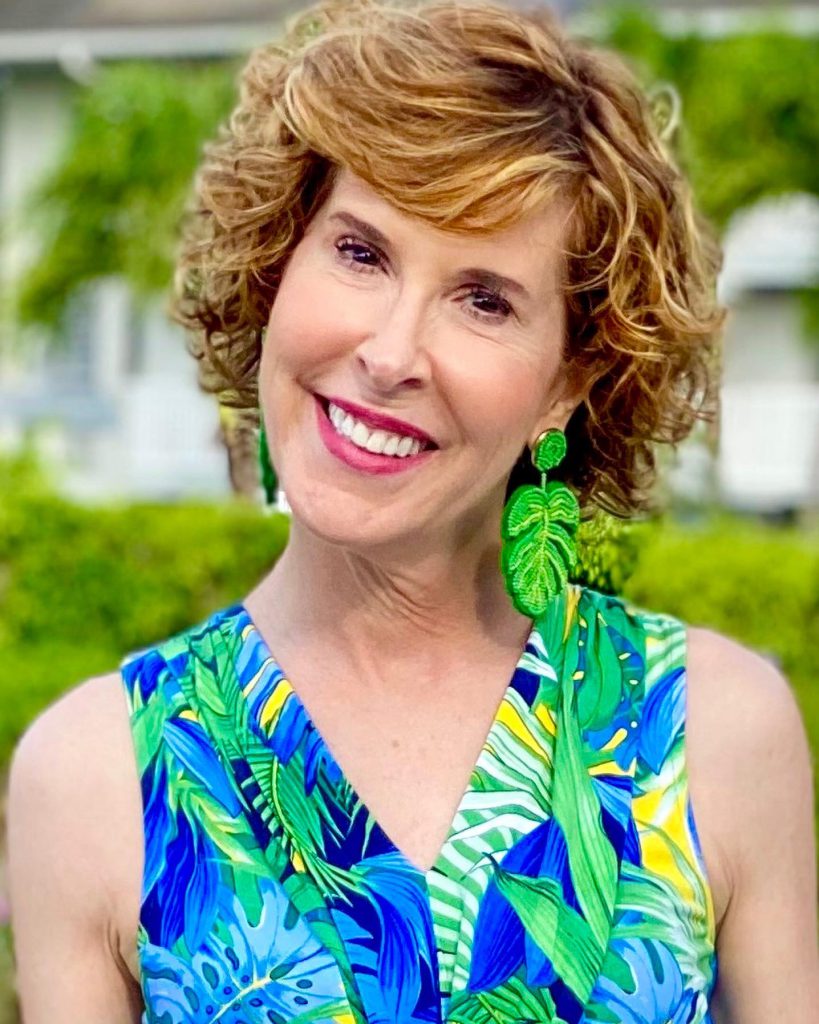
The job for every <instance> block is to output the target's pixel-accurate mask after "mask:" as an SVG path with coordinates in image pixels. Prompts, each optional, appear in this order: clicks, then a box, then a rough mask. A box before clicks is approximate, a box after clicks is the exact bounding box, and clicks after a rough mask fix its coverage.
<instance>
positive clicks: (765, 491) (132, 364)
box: [0, 0, 819, 1024]
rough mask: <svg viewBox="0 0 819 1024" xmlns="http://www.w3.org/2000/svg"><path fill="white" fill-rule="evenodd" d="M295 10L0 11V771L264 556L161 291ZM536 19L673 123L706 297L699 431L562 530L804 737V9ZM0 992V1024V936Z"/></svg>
mask: <svg viewBox="0 0 819 1024" xmlns="http://www.w3.org/2000/svg"><path fill="white" fill-rule="evenodd" d="M301 6H303V5H302V4H298V3H293V2H276V0H267V2H262V0H59V2H58V0H3V2H2V3H0V698H2V699H1V700H0V773H3V772H5V768H6V766H7V764H8V759H9V756H10V752H11V750H12V748H13V745H14V743H15V742H16V739H17V738H18V737H19V735H20V733H21V731H22V729H23V728H25V725H26V724H27V723H28V722H29V721H30V720H31V718H32V717H34V715H36V714H37V713H38V712H39V710H41V709H42V707H44V706H45V705H46V704H48V703H50V702H51V701H52V700H54V699H55V698H56V697H57V696H58V695H59V693H61V692H63V691H64V690H65V689H66V688H68V687H69V686H71V685H74V684H76V683H77V682H79V681H80V680H81V679H83V678H86V677H88V676H89V675H91V674H94V673H96V672H102V671H110V670H111V669H113V668H115V667H116V665H117V664H118V663H119V661H120V660H121V659H122V657H123V656H124V654H125V653H126V652H127V651H130V650H132V649H134V648H136V647H137V646H140V645H143V644H147V643H150V642H151V641H155V640H158V639H161V638H164V637H165V636H168V635H170V634H171V633H172V632H174V631H176V630H178V629H183V628H185V627H187V626H189V625H191V624H193V623H194V622H195V621H198V619H199V618H200V617H204V616H205V615H208V614H210V612H212V611H213V610H215V609H216V608H217V607H220V606H222V605H223V604H227V603H229V602H230V601H233V600H235V599H238V598H239V597H241V596H242V595H243V594H244V593H246V592H247V590H249V589H250V587H251V586H252V585H253V584H254V583H255V581H256V580H257V579H258V578H259V577H260V576H261V575H262V574H263V573H264V572H266V571H267V569H268V568H269V567H270V565H271V564H272V562H273V561H275V558H276V557H277V555H278V553H279V552H280V551H281V548H282V546H283V545H284V543H285V542H286V537H287V528H288V518H287V503H286V497H284V496H281V495H280V496H279V503H278V507H277V509H275V510H272V511H270V510H267V511H265V510H264V509H263V502H262V500H261V499H262V491H261V487H260V481H259V475H258V470H257V460H256V444H257V440H256V435H255V433H254V431H253V429H252V427H251V426H250V424H249V423H248V421H247V419H246V418H244V419H243V417H242V415H241V414H239V413H237V412H235V411H233V410H229V409H224V408H220V407H219V404H218V403H217V402H216V400H215V399H214V398H212V397H210V396H206V395H204V394H202V393H201V392H200V391H199V389H198V387H197V383H196V366H195V363H194V360H193V359H192V358H191V357H190V356H189V355H188V353H187V352H186V348H185V341H184V337H183V335H182V333H181V331H180V329H179V328H177V327H175V326H174V325H172V324H171V323H170V322H169V320H168V318H167V316H166V313H165V307H166V303H167V297H168V289H169V285H170V281H171V277H172V266H173V257H174V249H175V245H176V229H177V223H178V220H179V216H180V214H181V212H182V209H183V207H184V205H185V201H186V197H187V195H188V192H189V188H190V183H191V178H192V175H193V173H194V170H195V167H196V164H197V161H198V159H199V156H200V154H201V149H202V145H203V143H204V141H205V140H206V139H207V138H209V137H211V136H212V135H213V134H214V132H215V131H216V128H217V126H218V125H219V123H220V122H221V121H223V120H224V118H225V117H226V115H227V113H228V112H229V110H230V109H231V106H232V105H233V102H234V99H235V83H236V76H237V73H238V70H239V68H240V67H241V64H242V60H243V57H244V55H245V54H246V53H247V51H248V50H249V49H250V48H251V47H252V46H255V45H257V44H259V43H261V42H264V41H266V40H268V39H270V38H272V37H274V36H275V35H276V32H277V28H278V26H279V25H281V23H282V21H283V20H285V19H286V18H287V17H288V16H289V15H291V14H292V13H293V12H294V11H296V10H297V9H298V8H299V7H301ZM550 6H552V8H553V9H556V10H558V11H559V13H560V14H561V16H562V17H563V18H564V19H565V21H566V22H567V24H568V26H569V28H570V29H571V30H573V31H574V32H576V33H578V34H581V35H584V36H587V37H590V38H593V39H595V40H597V41H599V42H601V43H604V44H607V45H609V46H611V47H613V48H615V49H617V50H618V51H619V52H620V53H621V54H623V55H624V56H625V57H626V58H627V59H628V60H629V61H630V62H631V64H632V66H633V67H634V68H635V70H636V71H637V73H638V75H639V77H640V79H641V81H642V82H643V83H644V84H645V86H646V87H647V88H648V89H651V90H652V91H655V94H656V96H657V101H656V102H657V105H658V110H661V111H665V113H666V114H670V115H671V116H672V117H676V116H677V115H679V116H681V126H680V127H679V128H678V129H677V130H676V133H675V146H676V148H677V151H678V153H679V159H680V162H681V163H682V165H683V167H684V169H685V170H686V172H687V173H688V175H689V176H690V178H691V180H692V182H693V184H694V188H695V193H696V196H697V199H698V203H699V206H700V208H701V209H702V210H703V211H704V212H705V213H706V214H707V215H708V217H709V218H710V219H711V221H712V222H713V223H714V225H715V226H716V227H717V228H718V230H719V232H720V235H721V237H722V241H723V245H724V250H725V264H724V268H723V271H722V274H721V277H720V281H719V290H720V294H721V297H722V299H723V301H724V302H725V303H727V304H728V306H729V307H730V318H729V320H728V325H727V330H726V336H725V345H724V365H723V386H722V412H721V417H720V419H719V422H717V423H714V424H712V425H710V426H708V427H706V426H704V425H702V426H701V427H700V428H698V429H697V431H695V433H694V434H693V435H692V436H691V438H690V439H689V440H687V441H686V442H685V443H684V444H682V445H681V446H680V447H679V449H678V451H677V452H676V453H674V452H667V453H664V454H663V459H664V462H665V464H666V465H665V468H666V473H665V476H664V482H663V485H662V486H663V490H664V497H665V502H666V511H665V513H664V514H663V515H662V516H660V517H655V518H653V519H651V520H650V521H649V520H647V521H645V522H641V523H637V524H632V525H629V526H626V527H624V526H623V525H622V524H618V523H617V522H615V521H611V520H607V519H605V518H604V517H601V518H600V519H599V520H598V521H597V522H596V523H594V524H591V525H590V526H589V527H588V528H584V534H583V547H582V549H581V556H582V564H581V567H580V569H579V578H581V579H584V580H585V581H587V582H589V583H590V584H591V585H594V586H598V587H599V588H600V589H611V590H615V591H616V592H621V593H624V594H626V595H627V596H629V597H631V598H632V599H634V600H635V601H637V602H639V603H641V604H643V605H645V606H647V607H651V608H654V609H657V610H662V611H668V612H671V613H672V614H677V615H679V616H681V617H682V618H684V619H685V620H686V621H688V622H691V623H692V624H698V625H707V626H711V627H713V628H716V629H720V630H721V631H723V632H726V633H728V634H730V635H732V636H735V637H736V638H737V639H740V640H741V641H743V642H745V643H747V644H749V645H751V646H754V647H755V648H756V649H758V650H760V651H761V652H762V653H764V654H765V655H766V656H768V657H770V658H771V659H773V660H774V661H776V663H777V664H779V665H780V666H781V668H782V669H783V671H785V672H786V674H787V675H788V678H789V679H790V680H791V683H792V685H793V686H794V689H795V691H796V693H797V697H798V699H799V701H800V704H801V706H802V709H803V712H804V715H805V720H806V725H807V727H808V731H809V735H810V739H811V742H812V744H814V750H816V749H819V696H817V693H819V689H818V688H819V162H817V153H819V146H817V137H818V136H819V59H817V58H819V6H817V4H816V3H775V2H770V0H769V2H765V3H755V2H752V0H745V2H741V0H737V2H726V0H713V2H710V3H709V2H706V0H702V2H700V0H696V2H693V0H688V2H685V0H677V2H673V0H668V2H660V0H653V2H652V3H650V4H646V5H640V4H637V5H634V4H632V5H629V6H621V5H618V4H605V5H603V6H600V5H599V4H592V3H584V2H581V0H576V2H569V0H564V2H557V3H553V4H551V5H550ZM669 85H671V86H673V91H669V90H668V89H667V86H669ZM674 97H676V99H675V98H674ZM678 104H679V110H677V109H676V107H677V105H678ZM0 893H2V863H1V861H0ZM6 918H7V905H6V903H5V901H4V900H3V899H2V897H1V896H0V921H5V920H6ZM0 993H2V995H0V1024H2V1022H5V1021H6V1020H8V1021H13V1020H16V1019H17V1017H16V1010H15V1008H14V994H13V963H12V953H11V944H10V936H9V933H8V927H7V926H6V925H4V924H0ZM4 1014H5V1016H4Z"/></svg>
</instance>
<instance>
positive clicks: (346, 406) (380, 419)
mask: <svg viewBox="0 0 819 1024" xmlns="http://www.w3.org/2000/svg"><path fill="white" fill-rule="evenodd" d="M321 397H322V398H324V399H325V401H328V402H332V403H333V405H337V406H338V407H339V409H343V410H344V411H345V412H348V413H350V415H351V416H355V418H356V419H357V420H361V422H362V423H366V424H367V426H369V427H373V428H374V429H378V430H388V431H390V433H392V434H401V435H403V436H404V437H417V438H418V440H419V441H425V442H426V443H427V444H428V445H434V446H435V447H436V448H437V447H438V446H437V445H436V444H435V442H434V441H433V439H432V438H431V437H430V436H429V434H425V433H424V432H423V430H419V429H418V427H414V426H413V425H412V424H411V423H404V422H402V421H401V420H396V419H394V418H393V417H392V416H385V415H384V414H383V413H380V412H373V411H372V409H365V408H364V407H363V406H361V405H356V404H355V403H354V402H348V401H347V400H346V399H344V398H335V397H334V396H333V395H322V396H321Z"/></svg>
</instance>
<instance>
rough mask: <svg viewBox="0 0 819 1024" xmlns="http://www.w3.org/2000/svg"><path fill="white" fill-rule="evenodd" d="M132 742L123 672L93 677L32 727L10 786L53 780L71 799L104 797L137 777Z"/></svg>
mask: <svg viewBox="0 0 819 1024" xmlns="http://www.w3.org/2000/svg"><path fill="white" fill-rule="evenodd" d="M130 743H131V740H130V730H129V726H128V711H127V703H126V696H125V691H124V686H123V683H122V680H121V678H120V676H119V673H117V672H111V673H108V674H105V675H101V676H93V677H92V678H90V679H87V680H85V681H84V682H82V683H79V684H78V685H76V686H74V687H73V688H72V689H70V690H68V691H67V692H66V693H64V694H63V695H62V696H61V697H60V698H59V699H58V700H56V701H54V702H53V703H52V704H50V705H49V706H48V707H47V708H45V710H44V711H42V712H40V714H39V715H38V716H37V717H36V718H35V719H34V720H33V722H32V723H31V724H30V725H29V726H28V728H27V729H26V731H25V732H24V733H23V736H22V737H21V739H20V741H19V742H18V744H17V746H16V748H15V750H14V755H13V758H12V765H11V773H10V786H37V785H38V784H39V783H40V782H41V781H47V782H48V785H49V787H50V788H51V787H53V788H54V789H56V791H57V792H58V793H59V794H60V796H61V798H65V799H68V800H69V801H70V802H71V803H78V802H79V801H80V800H82V799H83V798H84V797H86V796H88V795H89V794H91V793H96V794H97V797H98V798H99V799H101V798H103V797H105V796H106V795H107V794H108V793H111V792H113V791H114V790H115V789H116V787H117V786H118V784H120V783H121V782H122V780H123V779H124V778H128V777H129V775H133V764H134V761H133V748H132V747H131V746H130ZM43 777H44V778H43ZM86 824H88V822H86Z"/></svg>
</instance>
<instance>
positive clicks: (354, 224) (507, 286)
mask: <svg viewBox="0 0 819 1024" xmlns="http://www.w3.org/2000/svg"><path fill="white" fill-rule="evenodd" d="M330 220H340V221H341V222H342V223H344V224H346V225H347V227H349V228H352V229H353V230H354V231H357V232H358V233H359V234H360V235H363V236H364V237H365V238H368V239H369V240H370V241H371V242H373V244H375V245H379V246H381V247H382V248H384V249H388V248H389V246H390V243H389V240H388V239H387V237H386V235H384V234H383V232H381V231H379V230H378V228H377V227H375V226H374V225H372V224H369V223H368V222H367V221H366V220H361V218H359V217H356V216H354V215H353V214H352V213H349V212H348V211H347V210H337V211H336V212H335V213H333V214H331V216H330ZM457 276H458V277H469V278H470V279H471V280H473V281H475V282H476V283H477V284H481V285H483V286H484V287H485V288H488V289H490V290H491V291H496V292H500V291H508V292H510V293H511V294H514V295H518V296H520V297H521V298H523V299H525V300H526V301H531V296H530V295H529V292H528V291H527V290H526V289H525V288H524V287H523V285H522V284H521V283H520V282H519V281H515V280H514V278H511V277H504V275H503V274H498V273H497V272H496V271H494V270H486V269H484V268H483V267H464V269H463V270H459V271H458V272H457Z"/></svg>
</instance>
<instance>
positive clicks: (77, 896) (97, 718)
mask: <svg viewBox="0 0 819 1024" xmlns="http://www.w3.org/2000/svg"><path fill="white" fill-rule="evenodd" d="M115 683H116V680H115V679H113V680H112V677H100V678H98V679H91V680H89V681H88V682H86V683H84V684H82V685H80V686H79V687H76V688H75V689H74V690H72V691H70V692H69V693H68V694H66V695H65V696H64V697H63V698H62V699H61V700H59V701H58V702H57V703H55V704H53V705H52V706H51V707H50V708H48V709H47V710H46V711H45V712H44V713H43V714H41V715H40V717H39V718H38V719H36V720H35V722H34V723H33V724H32V725H31V726H30V727H29V729H28V730H27V732H26V733H25V735H24V736H23V738H22V740H21V741H20V743H19V744H18V746H17V748H16V750H15V753H14V758H13V760H12V766H11V773H10V778H9V793H8V855H9V884H10V893H11V913H12V927H13V935H14V948H15V959H16V964H17V988H18V994H19V997H20V1001H21V1007H22V1012H23V1022H24V1024H63V1022H64V1024H76V1022H77V1021H83V1022H84V1024H137V1022H138V1021H139V1019H140V1012H141V999H140V995H139V991H138V986H137V985H136V982H135V981H134V979H133V978H132V977H131V976H130V974H129V972H128V970H127V967H126V966H125V964H124V962H123V958H122V955H121V953H120V950H119V944H118V937H117V934H116V927H115V925H116V922H117V920H118V915H119V914H120V913H121V912H120V907H121V894H120V893H119V891H118V882H117V878H118V877H120V868H119V865H120V862H121V860H122V857H123V853H124V851H123V847H122V843H123V841H124V837H127V838H128V841H131V840H132V839H133V832H132V830H129V823H128V822H125V821H123V813H124V809H123V805H129V806H131V807H132V806H133V804H132V803H130V804H129V801H128V800H123V799H122V778H123V774H122V770H121V768H120V767H119V765H121V764H123V763H124V762H123V759H122V756H121V753H120V756H119V758H117V757H116V756H115V755H114V751H113V750H112V749H111V748H112V744H113V743H114V742H116V741H117V740H121V738H122V720H121V719H120V721H119V730H118V729H117V724H116V723H114V722H112V721H111V716H112V712H115V711H116V710H119V711H120V712H121V714H123V715H124V705H122V706H121V707H120V708H119V709H117V708H116V705H115V703H114V704H112V696H113V695H114V694H115V690H114V689H113V685H115ZM123 699H124V698H123Z"/></svg>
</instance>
